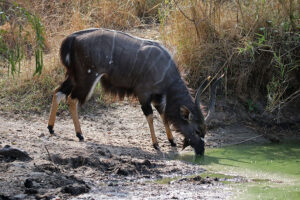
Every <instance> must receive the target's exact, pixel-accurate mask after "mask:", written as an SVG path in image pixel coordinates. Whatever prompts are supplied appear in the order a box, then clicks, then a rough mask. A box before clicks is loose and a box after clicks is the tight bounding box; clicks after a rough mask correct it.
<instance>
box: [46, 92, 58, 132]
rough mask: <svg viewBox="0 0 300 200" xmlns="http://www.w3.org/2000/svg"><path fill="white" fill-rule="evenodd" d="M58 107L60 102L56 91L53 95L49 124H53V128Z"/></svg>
mask: <svg viewBox="0 0 300 200" xmlns="http://www.w3.org/2000/svg"><path fill="white" fill-rule="evenodd" d="M57 108H58V103H57V100H56V92H55V93H54V95H53V97H52V105H51V112H50V117H49V121H48V126H52V128H53V126H54V123H55V118H56V112H57Z"/></svg>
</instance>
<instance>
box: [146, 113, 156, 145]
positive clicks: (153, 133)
mask: <svg viewBox="0 0 300 200" xmlns="http://www.w3.org/2000/svg"><path fill="white" fill-rule="evenodd" d="M146 118H147V121H148V125H149V128H150V133H151V138H152V144H153V145H154V147H155V146H157V145H158V143H157V139H156V136H155V132H154V126H153V115H152V114H150V115H148V116H146Z"/></svg>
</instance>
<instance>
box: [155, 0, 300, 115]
mask: <svg viewBox="0 0 300 200" xmlns="http://www.w3.org/2000/svg"><path fill="white" fill-rule="evenodd" d="M173 2H174V3H170V4H169V6H168V7H167V10H166V11H165V12H164V14H165V15H164V16H163V17H164V19H163V20H162V21H163V22H164V24H161V34H162V38H163V39H164V40H165V43H166V45H167V46H174V47H176V58H177V61H178V64H179V66H181V68H182V69H184V70H185V71H186V73H187V78H188V79H189V80H188V81H189V82H190V84H191V86H192V87H197V86H198V85H199V80H201V79H203V77H206V76H207V75H214V74H216V73H217V72H220V73H221V72H224V73H225V74H226V78H225V80H226V81H225V91H226V92H227V91H228V93H229V94H230V95H233V96H236V95H237V96H240V97H241V98H242V99H248V100H249V99H250V100H255V99H257V98H258V97H261V95H264V96H265V98H266V99H267V96H268V105H269V108H270V110H274V108H278V105H280V104H281V105H282V104H283V103H285V102H286V99H288V98H290V97H291V96H290V95H292V94H293V93H294V92H297V91H298V90H300V88H299V85H300V80H299V74H300V66H299V51H300V47H299V40H300V35H299V12H297V11H299V10H300V7H299V5H300V4H299V3H298V1H297V0H289V1H282V0H276V1H259V0H255V1H247V2H245V1H239V0H238V1H230V0H223V1H219V0H214V1H200V0H190V1H180V2H179V1H176V0H175V1H173ZM278 58H279V59H278ZM283 71H284V72H283ZM282 73H284V74H282ZM295 74H298V75H296V76H295ZM297 76H298V78H297ZM297 94H298V93H297Z"/></svg>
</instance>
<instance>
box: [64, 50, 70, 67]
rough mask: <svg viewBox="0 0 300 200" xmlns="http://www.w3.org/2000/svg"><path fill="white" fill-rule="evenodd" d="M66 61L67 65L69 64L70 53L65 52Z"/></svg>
mask: <svg viewBox="0 0 300 200" xmlns="http://www.w3.org/2000/svg"><path fill="white" fill-rule="evenodd" d="M65 59H66V63H67V65H70V53H67V55H66V58H65Z"/></svg>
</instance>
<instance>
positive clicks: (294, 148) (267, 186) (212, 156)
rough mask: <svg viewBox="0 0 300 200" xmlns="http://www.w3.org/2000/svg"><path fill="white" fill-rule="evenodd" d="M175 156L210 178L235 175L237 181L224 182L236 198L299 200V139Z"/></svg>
mask: <svg viewBox="0 0 300 200" xmlns="http://www.w3.org/2000/svg"><path fill="white" fill-rule="evenodd" d="M176 159H180V160H184V161H187V162H192V163H195V164H199V165H201V166H203V168H205V169H206V170H207V172H206V173H208V174H210V176H211V177H213V176H215V175H216V174H224V175H227V176H228V175H230V176H233V177H237V179H235V180H238V181H226V182H225V183H226V184H230V185H231V187H232V188H233V190H234V192H235V198H236V199H300V143H299V142H298V143H288V144H276V145H275V144H272V145H271V144H268V145H238V146H231V147H225V148H213V149H207V150H206V153H205V156H203V157H197V158H196V157H195V156H194V153H192V152H190V153H184V154H181V155H178V156H177V157H176ZM202 176H205V175H202ZM238 177H240V178H238ZM239 180H240V181H239Z"/></svg>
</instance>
